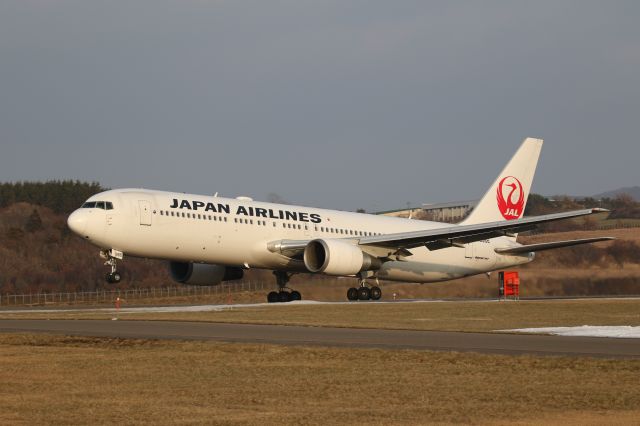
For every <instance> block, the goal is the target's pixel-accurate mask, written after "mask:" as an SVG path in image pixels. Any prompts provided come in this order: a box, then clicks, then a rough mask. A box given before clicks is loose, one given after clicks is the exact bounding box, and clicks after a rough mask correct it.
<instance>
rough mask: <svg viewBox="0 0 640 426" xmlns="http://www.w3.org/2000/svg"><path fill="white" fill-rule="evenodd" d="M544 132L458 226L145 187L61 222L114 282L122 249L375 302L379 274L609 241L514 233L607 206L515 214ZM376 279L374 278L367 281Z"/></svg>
mask: <svg viewBox="0 0 640 426" xmlns="http://www.w3.org/2000/svg"><path fill="white" fill-rule="evenodd" d="M542 144H543V141H542V140H541V139H535V138H526V139H525V140H524V141H523V143H522V144H521V146H520V147H519V149H518V150H517V152H516V153H515V155H514V156H513V157H512V158H511V160H510V161H509V163H508V164H507V165H506V166H505V168H504V170H503V171H502V172H501V173H500V174H499V175H498V177H497V179H496V180H495V181H494V182H493V184H492V185H491V187H490V188H489V189H488V191H487V192H486V194H485V195H484V197H483V198H482V199H481V200H480V201H479V202H478V204H477V205H476V207H475V208H474V209H473V210H472V211H471V213H470V214H469V215H468V216H467V218H466V219H464V220H463V221H462V222H461V223H459V224H450V223H440V222H429V221H423V220H415V219H407V218H398V217H388V216H381V215H372V214H365V213H356V212H345V211H337V210H326V209H319V208H311V207H302V206H293V205H284V204H274V203H265V202H257V201H253V200H252V199H251V198H248V197H238V198H223V197H218V196H217V194H216V195H215V196H204V195H193V194H183V193H174V192H164V191H156V190H147V189H115V190H109V191H105V192H101V193H99V194H96V195H94V196H92V197H90V198H89V199H88V200H87V201H86V202H85V203H84V204H83V205H82V206H81V207H80V208H79V209H77V210H75V211H74V212H73V213H72V214H71V215H70V216H69V218H68V220H67V223H68V226H69V228H70V229H71V230H72V231H73V232H74V233H76V234H77V235H79V236H81V237H82V238H84V239H85V240H87V241H89V242H90V243H92V244H93V245H95V246H97V247H99V248H100V256H101V257H102V258H103V259H104V260H105V261H106V262H105V265H107V266H110V267H111V270H110V272H109V273H108V274H107V275H106V278H107V281H108V282H109V283H118V282H120V280H121V278H122V277H121V274H120V273H119V272H118V270H117V261H119V260H122V259H123V258H124V255H125V254H126V255H127V256H132V257H142V258H153V259H162V260H167V261H168V262H169V272H170V275H171V277H172V278H173V280H175V281H176V282H178V283H182V284H187V285H218V284H220V283H222V282H223V281H230V280H236V279H241V278H242V276H243V273H244V271H245V270H247V269H250V268H259V269H267V270H272V271H273V274H274V275H275V278H276V284H277V289H276V290H274V291H271V292H269V294H268V295H267V301H268V302H270V303H274V302H289V301H295V300H301V299H302V295H301V294H300V292H298V291H296V290H293V289H290V288H288V287H287V284H288V282H289V280H290V278H291V277H292V276H293V275H294V274H299V273H312V274H326V275H330V276H337V277H354V278H356V279H357V284H356V286H354V287H350V288H349V289H348V290H347V299H348V300H350V301H356V300H360V301H364V300H379V299H380V298H381V297H382V290H381V289H380V287H379V280H381V279H382V280H390V281H403V282H412V283H432V282H440V281H447V280H453V279H457V278H462V277H467V276H470V275H476V274H483V273H485V274H489V273H490V272H492V271H496V270H500V269H505V268H511V267H514V266H518V265H523V264H526V263H529V262H531V261H533V260H534V257H535V253H536V252H538V251H542V250H549V249H556V248H560V247H568V246H573V245H577V244H586V243H594V242H598V241H606V240H611V239H613V238H610V237H597V238H585V239H578V240H568V241H555V242H550V243H539V244H529V245H522V244H519V243H518V242H517V241H516V239H517V235H518V233H519V232H523V231H528V230H532V229H534V228H535V227H536V226H537V225H540V224H543V223H548V222H553V221H557V220H562V219H568V218H575V217H580V216H587V215H591V214H594V213H599V212H603V211H606V210H604V209H599V208H592V209H584V210H577V211H569V212H562V213H554V214H546V215H542V216H532V217H523V213H524V208H525V205H526V203H527V198H528V195H529V191H530V189H531V184H532V181H533V176H534V173H535V169H536V166H537V163H538V158H539V155H540V151H541V149H542ZM371 280H374V282H375V285H371V284H370V283H369V282H370V281H371Z"/></svg>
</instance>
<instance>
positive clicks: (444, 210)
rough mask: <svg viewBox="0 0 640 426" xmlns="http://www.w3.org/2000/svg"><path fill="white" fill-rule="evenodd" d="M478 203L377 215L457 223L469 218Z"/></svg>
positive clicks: (428, 207) (411, 208)
mask: <svg viewBox="0 0 640 426" xmlns="http://www.w3.org/2000/svg"><path fill="white" fill-rule="evenodd" d="M477 203H478V200H472V201H452V202H449V203H437V204H423V205H422V207H408V208H405V209H398V210H387V211H383V212H378V213H377V214H381V215H385V216H395V217H411V218H413V219H422V220H432V221H434V222H447V223H456V222H460V221H461V220H462V219H464V218H465V217H467V215H468V214H469V213H470V212H471V210H473V208H474V207H475V206H476V204H477Z"/></svg>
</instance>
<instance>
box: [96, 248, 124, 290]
mask: <svg viewBox="0 0 640 426" xmlns="http://www.w3.org/2000/svg"><path fill="white" fill-rule="evenodd" d="M100 257H102V258H103V259H106V261H105V262H104V264H105V265H106V266H110V267H111V272H109V273H107V275H106V277H105V278H106V280H107V282H108V283H109V284H118V283H119V282H120V281H121V280H122V275H121V274H120V272H118V267H117V263H116V262H117V259H122V253H121V252H117V251H115V250H103V251H101V252H100Z"/></svg>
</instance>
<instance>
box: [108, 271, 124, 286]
mask: <svg viewBox="0 0 640 426" xmlns="http://www.w3.org/2000/svg"><path fill="white" fill-rule="evenodd" d="M120 281H122V275H120V272H110V273H108V274H107V282H108V283H109V284H118V283H119V282H120Z"/></svg>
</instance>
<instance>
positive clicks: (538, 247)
mask: <svg viewBox="0 0 640 426" xmlns="http://www.w3.org/2000/svg"><path fill="white" fill-rule="evenodd" d="M610 240H615V238H613V237H598V238H583V239H580V240H567V241H553V242H550V243H539V244H528V245H526V246H516V247H506V248H497V249H495V252H496V253H499V254H522V253H529V252H532V251H542V250H551V249H557V248H561V247H570V246H577V245H578V244H589V243H597V242H599V241H610Z"/></svg>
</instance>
